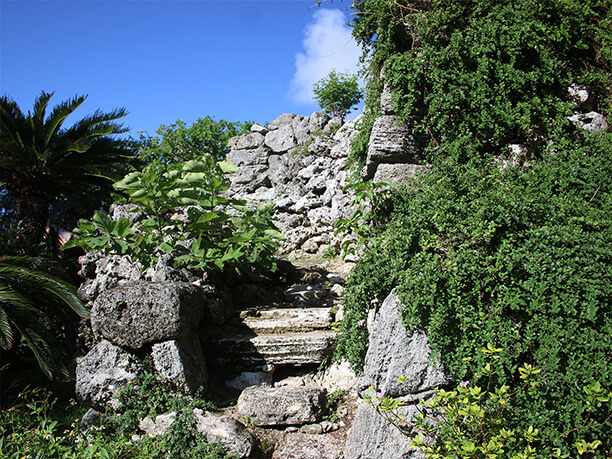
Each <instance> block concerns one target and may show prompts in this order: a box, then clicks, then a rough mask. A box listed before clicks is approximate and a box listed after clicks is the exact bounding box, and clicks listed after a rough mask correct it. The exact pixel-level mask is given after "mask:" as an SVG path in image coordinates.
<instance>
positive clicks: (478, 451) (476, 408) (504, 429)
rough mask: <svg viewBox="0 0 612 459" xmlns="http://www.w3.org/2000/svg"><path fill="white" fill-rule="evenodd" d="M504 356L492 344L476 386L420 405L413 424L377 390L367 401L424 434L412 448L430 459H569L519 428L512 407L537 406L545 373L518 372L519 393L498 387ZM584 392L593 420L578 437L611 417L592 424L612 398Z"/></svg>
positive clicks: (582, 446)
mask: <svg viewBox="0 0 612 459" xmlns="http://www.w3.org/2000/svg"><path fill="white" fill-rule="evenodd" d="M502 351H503V350H502V349H500V348H495V347H494V346H492V345H491V344H490V343H489V344H488V345H487V347H486V348H484V349H482V353H483V354H485V356H486V358H487V359H488V360H489V361H488V362H487V363H485V364H484V365H483V366H482V367H480V369H479V370H478V371H476V372H474V373H473V379H472V380H471V381H464V382H461V383H459V385H458V386H457V387H456V389H454V390H450V391H447V390H445V389H440V390H439V391H438V392H437V393H436V395H435V396H433V397H432V398H430V399H428V400H425V401H422V402H420V403H419V409H418V414H416V415H415V416H414V417H413V418H412V419H408V418H406V417H404V416H403V415H402V414H401V413H399V411H398V408H400V407H401V406H403V402H401V401H399V400H398V399H394V398H392V397H389V396H386V395H385V394H382V393H379V394H376V395H373V393H375V391H374V390H373V388H371V389H370V392H368V394H367V396H366V401H367V403H368V404H370V405H371V406H373V407H374V408H375V410H376V411H377V412H378V413H380V414H381V415H382V416H383V417H385V419H387V420H388V421H389V422H391V423H392V424H393V425H394V426H396V427H398V429H399V431H400V432H402V433H403V434H405V435H408V434H407V433H406V431H405V430H403V427H405V426H411V427H413V428H416V429H417V430H418V431H419V432H421V433H419V434H417V435H416V436H415V437H414V438H413V441H412V444H413V446H414V447H415V448H417V449H420V450H421V451H423V452H424V453H425V455H426V457H427V458H428V459H442V458H460V457H461V458H504V457H507V458H512V459H527V458H536V457H565V458H567V457H569V454H563V453H562V451H561V449H560V448H556V447H554V445H553V444H551V443H547V442H545V441H542V438H541V436H540V432H539V430H538V429H537V428H534V427H533V426H532V425H528V426H518V427H516V426H515V419H514V413H513V411H514V407H513V402H514V401H515V400H516V399H517V398H526V399H527V400H533V399H536V398H538V397H540V396H541V394H540V392H539V387H540V384H542V381H541V379H540V376H541V370H539V369H536V368H534V367H533V366H531V365H530V364H528V363H525V364H523V365H522V366H520V367H519V368H518V375H519V380H520V384H519V385H518V387H517V388H515V389H511V387H510V386H508V385H501V386H497V385H496V384H495V382H494V378H493V376H494V375H495V373H496V370H495V369H494V368H495V366H494V362H495V360H496V359H499V358H500V354H501V352H502ZM467 360H468V362H469V360H470V359H467ZM406 381H407V379H406V378H405V377H400V378H399V382H400V383H402V382H406ZM583 389H584V392H585V394H586V396H587V398H586V406H587V411H588V413H589V416H588V417H587V420H586V421H585V422H584V424H582V425H581V426H578V427H575V428H574V429H572V430H574V431H575V430H583V429H589V428H593V427H599V426H601V425H603V424H606V423H608V422H609V420H610V418H611V417H612V414H610V415H609V416H608V417H607V418H605V419H603V420H599V421H597V420H594V419H590V417H591V415H592V414H593V412H594V409H595V407H596V406H601V405H602V404H608V403H609V402H610V400H611V399H612V393H607V392H606V391H605V390H603V388H602V387H601V384H600V383H599V382H594V383H592V384H590V385H588V386H584V388H583ZM568 433H570V432H569V431H568V432H565V433H562V434H561V436H565V435H567V434H568ZM601 445H602V442H601V441H600V440H593V441H587V440H585V439H581V440H579V441H577V442H576V444H575V445H574V449H575V450H576V452H577V453H578V455H579V456H582V455H583V454H585V453H589V454H596V453H598V452H599V451H597V450H598V448H599V446H601Z"/></svg>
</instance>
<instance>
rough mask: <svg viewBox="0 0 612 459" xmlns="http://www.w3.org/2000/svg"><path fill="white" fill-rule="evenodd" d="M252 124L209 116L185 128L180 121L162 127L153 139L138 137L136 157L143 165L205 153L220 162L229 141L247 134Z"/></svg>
mask: <svg viewBox="0 0 612 459" xmlns="http://www.w3.org/2000/svg"><path fill="white" fill-rule="evenodd" d="M252 125H253V123H252V122H246V123H239V122H232V121H227V120H219V121H215V120H214V118H211V117H210V116H206V117H204V118H198V119H197V120H196V122H195V123H192V124H191V126H189V127H187V125H186V124H185V122H184V121H182V120H177V121H176V122H175V123H172V124H171V125H170V126H166V125H164V124H162V125H161V126H160V127H159V128H157V130H156V131H155V133H156V135H154V136H149V135H146V134H145V133H143V134H141V149H140V158H141V159H142V160H143V161H145V162H150V161H155V160H162V161H164V162H167V163H181V162H185V161H190V160H193V159H199V158H200V157H201V156H202V155H203V154H209V155H211V156H212V157H213V158H215V159H216V160H222V159H225V155H226V154H227V153H228V152H229V149H228V147H227V142H228V141H229V139H231V138H232V137H235V136H238V135H241V134H246V133H248V132H249V130H250V128H251V126H252Z"/></svg>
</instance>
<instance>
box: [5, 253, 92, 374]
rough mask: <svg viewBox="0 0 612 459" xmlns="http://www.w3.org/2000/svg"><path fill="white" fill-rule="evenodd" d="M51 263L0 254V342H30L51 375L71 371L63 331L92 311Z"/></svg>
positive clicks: (7, 345) (7, 346) (15, 344)
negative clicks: (62, 338)
mask: <svg viewBox="0 0 612 459" xmlns="http://www.w3.org/2000/svg"><path fill="white" fill-rule="evenodd" d="M62 274H63V273H62V271H61V270H58V269H57V267H56V266H54V265H53V263H51V262H49V261H46V260H43V259H40V258H33V257H4V258H2V259H0V347H1V348H2V349H5V350H10V349H17V348H18V347H19V346H20V345H23V346H25V347H27V348H28V349H29V350H30V351H31V352H32V353H33V355H34V357H35V358H36V361H37V362H38V365H39V366H40V368H41V370H42V371H43V373H44V374H45V375H46V376H47V377H48V378H52V377H56V378H66V377H68V376H69V375H70V371H69V364H68V362H69V358H68V355H67V352H66V349H65V346H64V345H63V344H62V343H61V336H62V335H63V334H65V327H67V326H68V325H69V324H70V323H71V322H74V321H75V319H76V318H77V316H81V317H88V316H89V312H88V311H87V310H86V309H85V307H84V306H83V304H82V302H81V300H80V299H79V297H78V296H77V293H76V288H75V287H74V286H72V285H71V284H69V283H68V282H66V281H65V280H63V279H62V278H61V277H63V276H62Z"/></svg>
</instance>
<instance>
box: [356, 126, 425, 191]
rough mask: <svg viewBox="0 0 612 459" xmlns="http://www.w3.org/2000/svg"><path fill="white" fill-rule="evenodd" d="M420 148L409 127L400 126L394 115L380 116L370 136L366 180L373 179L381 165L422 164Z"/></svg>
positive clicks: (365, 171) (365, 172)
mask: <svg viewBox="0 0 612 459" xmlns="http://www.w3.org/2000/svg"><path fill="white" fill-rule="evenodd" d="M419 148H420V147H419V145H418V143H417V141H416V139H415V137H414V136H413V134H412V132H411V129H410V128H409V127H406V126H400V125H398V124H397V123H396V122H395V118H394V117H393V116H392V115H382V116H380V117H379V118H377V119H376V121H375V122H374V126H373V127H372V133H371V134H370V143H369V144H368V157H367V159H366V166H365V170H364V178H366V179H371V178H372V177H373V176H374V173H375V172H376V167H377V166H378V164H380V163H413V164H418V163H420V162H421V154H420V151H419Z"/></svg>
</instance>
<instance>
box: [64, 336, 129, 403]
mask: <svg viewBox="0 0 612 459" xmlns="http://www.w3.org/2000/svg"><path fill="white" fill-rule="evenodd" d="M140 372H141V366H140V364H139V363H138V362H136V361H135V359H134V358H133V357H132V356H131V355H130V354H129V353H127V352H126V351H124V350H123V349H121V348H120V347H118V346H115V345H114V344H112V343H110V342H108V341H105V340H102V341H100V342H99V343H98V344H96V346H94V348H93V349H91V350H90V351H89V353H88V354H87V355H86V356H85V357H81V358H80V359H78V360H77V367H76V386H75V393H76V396H77V397H78V398H79V400H81V401H82V402H83V403H84V404H85V405H87V406H93V407H94V408H98V409H101V408H103V407H104V406H105V405H107V404H108V403H109V402H111V400H112V398H113V396H115V395H116V394H117V392H118V391H119V389H121V387H123V386H125V385H126V384H128V383H129V382H130V381H132V380H133V379H135V378H136V377H137V376H138V374H139V373H140Z"/></svg>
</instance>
